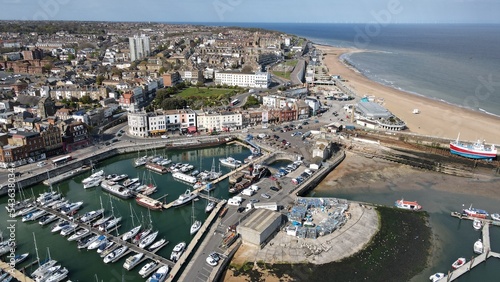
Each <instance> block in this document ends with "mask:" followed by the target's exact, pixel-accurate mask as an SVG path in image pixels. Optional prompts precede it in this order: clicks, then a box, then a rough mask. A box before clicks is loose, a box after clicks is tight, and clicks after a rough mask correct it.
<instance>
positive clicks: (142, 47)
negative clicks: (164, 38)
mask: <svg viewBox="0 0 500 282" xmlns="http://www.w3.org/2000/svg"><path fill="white" fill-rule="evenodd" d="M128 41H129V48H130V60H131V61H135V60H140V59H142V58H145V57H147V56H149V53H150V50H151V49H150V47H149V36H146V35H144V34H142V35H141V36H138V35H134V37H129V39H128Z"/></svg>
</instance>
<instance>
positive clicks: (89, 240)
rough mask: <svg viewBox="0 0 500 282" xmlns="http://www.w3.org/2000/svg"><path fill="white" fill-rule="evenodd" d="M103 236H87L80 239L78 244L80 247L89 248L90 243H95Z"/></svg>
mask: <svg viewBox="0 0 500 282" xmlns="http://www.w3.org/2000/svg"><path fill="white" fill-rule="evenodd" d="M101 236H102V235H94V236H87V237H85V238H82V239H80V240H78V244H77V246H78V249H87V248H88V247H89V245H90V244H92V243H94V242H95V241H96V240H98V239H99V238H100V237H101Z"/></svg>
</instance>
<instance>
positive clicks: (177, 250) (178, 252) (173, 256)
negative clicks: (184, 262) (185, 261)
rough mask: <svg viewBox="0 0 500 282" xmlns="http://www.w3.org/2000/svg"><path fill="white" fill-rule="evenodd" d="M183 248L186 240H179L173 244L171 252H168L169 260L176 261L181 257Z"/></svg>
mask: <svg viewBox="0 0 500 282" xmlns="http://www.w3.org/2000/svg"><path fill="white" fill-rule="evenodd" d="M185 248H186V242H180V243H179V244H177V245H175V247H174V249H173V250H172V253H171V254H170V260H171V261H173V262H176V261H177V260H178V259H179V258H180V257H181V255H182V253H183V252H184V249H185Z"/></svg>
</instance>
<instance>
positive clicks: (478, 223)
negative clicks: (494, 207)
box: [472, 218, 483, 230]
mask: <svg viewBox="0 0 500 282" xmlns="http://www.w3.org/2000/svg"><path fill="white" fill-rule="evenodd" d="M472 227H474V229H476V230H481V228H483V222H482V221H481V220H480V219H477V218H475V219H474V221H473V222H472Z"/></svg>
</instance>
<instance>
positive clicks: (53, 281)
mask: <svg viewBox="0 0 500 282" xmlns="http://www.w3.org/2000/svg"><path fill="white" fill-rule="evenodd" d="M68 273H69V270H68V269H67V268H66V267H62V268H59V269H58V270H57V271H56V272H53V273H52V274H51V275H50V277H48V278H47V280H45V282H59V281H62V280H63V279H65V278H66V277H68Z"/></svg>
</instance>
